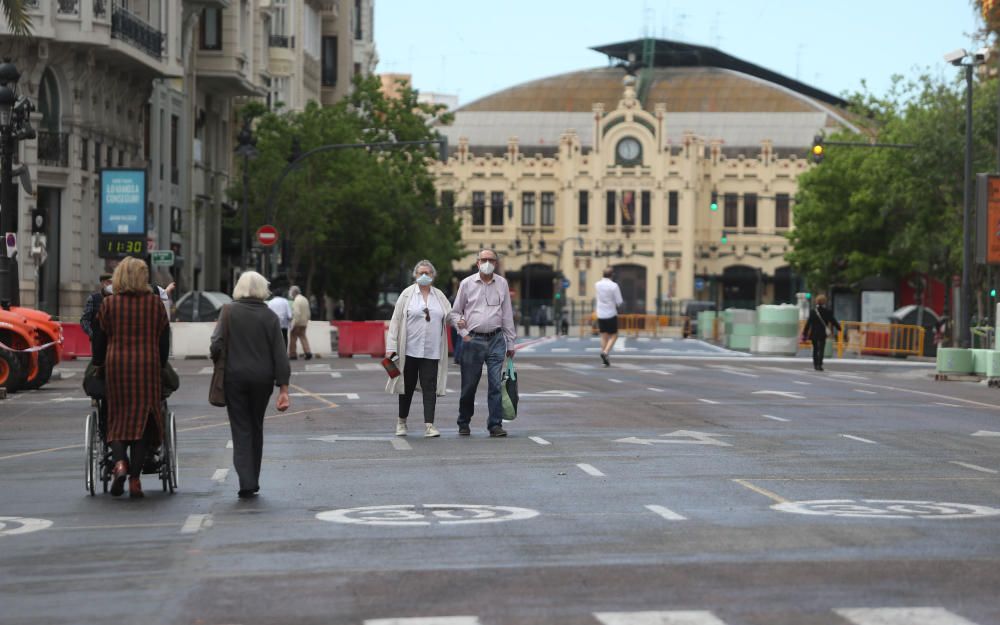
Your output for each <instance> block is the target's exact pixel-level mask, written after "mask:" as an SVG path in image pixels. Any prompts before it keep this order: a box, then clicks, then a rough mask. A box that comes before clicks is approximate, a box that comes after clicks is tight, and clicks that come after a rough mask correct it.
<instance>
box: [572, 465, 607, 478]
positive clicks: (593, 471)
mask: <svg viewBox="0 0 1000 625" xmlns="http://www.w3.org/2000/svg"><path fill="white" fill-rule="evenodd" d="M576 466H578V467H579V468H580V470H581V471H583V472H584V473H586V474H587V475H593V476H594V477H607V476H605V475H604V474H603V473H601V472H600V471H599V470H598V469H597V467H595V466H594V465H591V464H586V463H581V464H578V465H576Z"/></svg>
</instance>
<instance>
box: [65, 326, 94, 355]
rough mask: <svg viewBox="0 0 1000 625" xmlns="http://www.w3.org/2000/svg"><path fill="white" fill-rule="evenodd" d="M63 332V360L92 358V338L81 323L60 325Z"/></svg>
mask: <svg viewBox="0 0 1000 625" xmlns="http://www.w3.org/2000/svg"><path fill="white" fill-rule="evenodd" d="M59 325H61V326H62V332H63V358H64V359H65V360H71V359H73V358H77V357H84V358H90V337H89V336H87V333H86V332H84V331H83V328H82V327H81V326H80V324H79V323H65V322H63V323H60V324H59Z"/></svg>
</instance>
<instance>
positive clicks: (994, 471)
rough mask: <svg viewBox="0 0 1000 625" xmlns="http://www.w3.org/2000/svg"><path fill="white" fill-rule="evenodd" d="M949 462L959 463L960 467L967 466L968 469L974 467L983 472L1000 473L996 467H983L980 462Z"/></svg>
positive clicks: (951, 461)
mask: <svg viewBox="0 0 1000 625" xmlns="http://www.w3.org/2000/svg"><path fill="white" fill-rule="evenodd" d="M948 462H950V463H952V464H957V465H958V466H960V467H965V468H966V469H972V470H973V471H980V472H982V473H993V474H996V473H1000V471H997V470H996V469H987V468H986V467H981V466H979V465H978V464H969V463H968V462H959V461H958V460H949V461H948Z"/></svg>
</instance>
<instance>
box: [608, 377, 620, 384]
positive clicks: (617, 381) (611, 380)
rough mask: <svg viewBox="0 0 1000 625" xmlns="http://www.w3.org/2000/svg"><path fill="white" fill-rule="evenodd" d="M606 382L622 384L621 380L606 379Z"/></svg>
mask: <svg viewBox="0 0 1000 625" xmlns="http://www.w3.org/2000/svg"><path fill="white" fill-rule="evenodd" d="M608 382H614V383H615V384H621V383H622V381H621V380H616V379H614V378H608Z"/></svg>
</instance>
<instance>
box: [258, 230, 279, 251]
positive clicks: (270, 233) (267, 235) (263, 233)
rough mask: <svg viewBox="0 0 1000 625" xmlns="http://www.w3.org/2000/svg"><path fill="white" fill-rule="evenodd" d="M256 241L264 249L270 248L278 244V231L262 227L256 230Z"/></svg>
mask: <svg viewBox="0 0 1000 625" xmlns="http://www.w3.org/2000/svg"><path fill="white" fill-rule="evenodd" d="M257 241H258V242H259V243H260V244H261V245H263V246H264V247H271V246H272V245H274V244H275V243H277V242H278V229H277V228H275V227H274V226H271V225H264V226H261V227H260V228H258V229H257Z"/></svg>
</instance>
